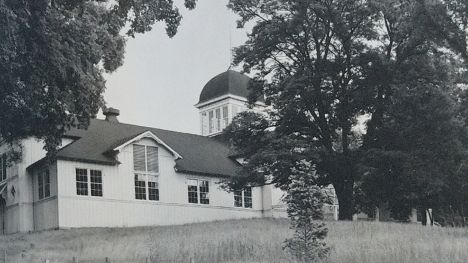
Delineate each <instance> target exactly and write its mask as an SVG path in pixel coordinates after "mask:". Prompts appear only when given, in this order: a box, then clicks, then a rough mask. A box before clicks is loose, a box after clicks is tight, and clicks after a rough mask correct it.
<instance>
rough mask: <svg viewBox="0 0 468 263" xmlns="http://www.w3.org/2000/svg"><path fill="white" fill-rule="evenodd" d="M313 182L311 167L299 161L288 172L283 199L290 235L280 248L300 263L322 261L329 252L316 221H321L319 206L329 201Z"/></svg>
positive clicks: (324, 228) (323, 227)
mask: <svg viewBox="0 0 468 263" xmlns="http://www.w3.org/2000/svg"><path fill="white" fill-rule="evenodd" d="M317 180H318V176H317V174H316V173H315V171H314V168H313V165H312V164H311V163H310V162H307V161H299V163H298V165H297V166H296V167H295V168H293V169H292V175H291V183H290V184H289V187H288V191H287V195H286V197H285V201H286V203H287V205H288V207H287V213H288V217H289V218H290V220H291V228H292V229H294V235H293V237H292V238H289V239H286V241H285V242H284V243H285V246H284V248H285V249H287V250H289V251H290V252H291V254H293V255H294V256H295V257H296V258H297V259H298V260H300V261H301V262H315V261H317V260H320V259H323V258H325V257H326V256H327V255H328V252H329V248H328V247H327V245H326V244H325V242H324V241H323V239H324V238H325V237H326V235H327V232H328V229H327V228H326V227H325V224H324V223H323V222H321V221H318V220H322V219H323V209H322V208H323V204H324V203H326V202H328V201H329V198H328V197H327V195H326V194H325V192H324V191H323V189H322V188H321V187H319V186H317Z"/></svg>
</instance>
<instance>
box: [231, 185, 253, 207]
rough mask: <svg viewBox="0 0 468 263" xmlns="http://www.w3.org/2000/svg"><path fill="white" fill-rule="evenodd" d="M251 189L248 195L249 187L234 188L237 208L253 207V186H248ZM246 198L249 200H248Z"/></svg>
mask: <svg viewBox="0 0 468 263" xmlns="http://www.w3.org/2000/svg"><path fill="white" fill-rule="evenodd" d="M247 188H248V189H249V191H248V192H250V195H246V192H247V189H243V190H234V191H233V194H234V207H235V208H247V209H251V208H253V188H252V187H251V186H248V187H247ZM246 200H249V201H248V202H246Z"/></svg>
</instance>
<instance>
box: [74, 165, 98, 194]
mask: <svg viewBox="0 0 468 263" xmlns="http://www.w3.org/2000/svg"><path fill="white" fill-rule="evenodd" d="M78 170H82V171H86V174H84V175H83V174H81V176H85V177H84V178H86V181H83V180H81V181H78V178H77V173H78ZM93 171H94V172H99V174H100V177H101V182H100V183H97V182H91V176H92V175H91V173H92V172H93ZM82 178H83V177H82ZM78 184H81V185H82V186H83V185H84V184H86V188H84V187H81V188H79V189H80V190H81V191H84V190H86V192H82V193H80V192H79V191H78ZM92 184H95V185H100V186H101V189H99V190H100V193H101V195H95V194H93V189H92ZM95 191H96V190H95ZM84 193H86V194H84ZM75 194H76V196H87V197H91V198H103V197H104V173H103V172H102V169H95V168H83V167H75Z"/></svg>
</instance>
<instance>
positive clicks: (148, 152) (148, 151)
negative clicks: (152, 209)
mask: <svg viewBox="0 0 468 263" xmlns="http://www.w3.org/2000/svg"><path fill="white" fill-rule="evenodd" d="M133 170H134V178H135V199H138V200H151V201H159V183H158V177H159V159H158V147H155V146H146V145H139V144H134V145H133Z"/></svg>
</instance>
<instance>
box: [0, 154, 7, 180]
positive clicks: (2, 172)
mask: <svg viewBox="0 0 468 263" xmlns="http://www.w3.org/2000/svg"><path fill="white" fill-rule="evenodd" d="M6 179H7V158H6V155H1V156H0V182H1V181H5V180H6Z"/></svg>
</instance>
